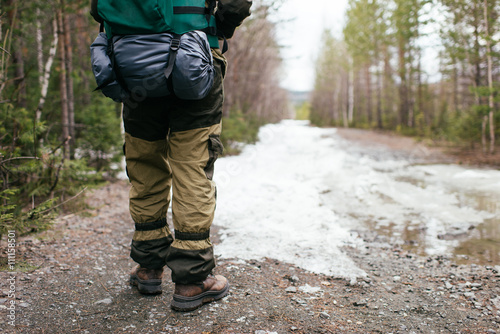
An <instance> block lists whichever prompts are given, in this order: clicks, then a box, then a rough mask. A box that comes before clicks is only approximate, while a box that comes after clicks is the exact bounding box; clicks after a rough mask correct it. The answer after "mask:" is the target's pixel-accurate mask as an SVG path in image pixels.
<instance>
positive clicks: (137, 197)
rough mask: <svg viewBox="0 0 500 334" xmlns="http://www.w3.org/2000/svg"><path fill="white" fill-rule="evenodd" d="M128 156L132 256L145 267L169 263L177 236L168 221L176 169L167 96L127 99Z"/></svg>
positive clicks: (126, 141)
mask: <svg viewBox="0 0 500 334" xmlns="http://www.w3.org/2000/svg"><path fill="white" fill-rule="evenodd" d="M123 121H124V125H125V158H126V162H127V174H128V177H129V180H130V183H131V189H130V194H129V201H130V202H129V208H130V214H131V216H132V219H133V220H134V222H135V232H134V236H133V238H132V246H131V254H130V255H131V257H132V259H133V260H134V261H136V262H137V263H139V264H140V265H141V267H144V268H148V269H159V268H163V266H164V265H165V258H166V254H167V250H168V248H169V246H170V244H171V243H172V241H173V237H172V235H171V232H170V230H169V228H168V225H167V211H168V206H169V204H170V189H171V185H172V170H171V168H170V165H169V163H168V161H167V150H168V145H167V133H168V128H169V125H168V118H167V112H166V110H165V101H164V99H148V100H145V101H133V100H129V101H126V102H125V103H124V108H123Z"/></svg>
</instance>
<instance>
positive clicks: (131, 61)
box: [91, 31, 215, 101]
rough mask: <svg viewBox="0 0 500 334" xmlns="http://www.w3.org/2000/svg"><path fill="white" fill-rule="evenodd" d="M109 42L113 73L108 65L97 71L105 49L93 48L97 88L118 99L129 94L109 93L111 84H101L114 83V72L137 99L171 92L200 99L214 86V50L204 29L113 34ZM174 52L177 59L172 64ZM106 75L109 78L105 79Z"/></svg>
mask: <svg viewBox="0 0 500 334" xmlns="http://www.w3.org/2000/svg"><path fill="white" fill-rule="evenodd" d="M100 35H101V34H100ZM98 38H99V37H98ZM96 41H97V39H96ZM109 41H111V42H112V46H111V47H112V52H107V55H108V59H109V64H112V68H113V71H112V73H111V74H110V73H109V68H108V67H106V69H105V70H101V71H100V72H96V70H95V69H96V68H98V67H99V66H96V62H97V63H98V64H100V63H102V62H103V61H102V60H101V58H103V55H102V48H99V49H98V51H95V49H96V47H94V51H92V55H93V58H92V64H93V66H92V67H93V69H94V75H95V77H96V82H97V84H98V86H99V87H98V89H101V90H102V92H103V94H104V95H106V96H108V97H111V98H112V99H113V100H115V101H117V99H120V98H121V101H123V99H124V98H126V94H123V93H122V92H119V91H118V92H117V93H116V92H115V91H113V92H112V93H116V94H114V95H113V96H109V95H112V94H109V91H106V90H105V89H106V88H107V87H108V86H107V85H105V86H104V87H100V83H102V82H109V85H114V81H113V75H115V77H114V79H115V80H116V81H117V83H120V84H121V86H122V87H123V89H124V90H125V93H127V94H130V95H131V96H133V97H134V99H136V100H137V99H142V98H146V97H161V96H168V95H172V94H174V95H175V96H177V97H178V98H180V99H185V100H200V99H203V98H204V97H205V96H207V94H208V93H209V92H210V90H211V88H212V85H213V82H214V75H215V72H214V66H213V58H212V52H211V50H210V44H209V43H208V39H207V36H206V34H205V33H204V32H202V31H191V32H188V33H185V34H183V35H173V34H171V33H160V34H141V35H122V36H114V37H113V38H112V39H111V40H108V42H109ZM172 41H174V43H172ZM94 44H96V42H94ZM94 44H92V45H93V46H94ZM91 48H92V47H91ZM97 53H99V54H98V55H97ZM173 54H175V55H174V62H173V63H172V64H171V63H170V58H171V57H172V55H173ZM169 65H170V66H169ZM100 67H102V66H100ZM104 76H108V77H107V78H106V79H104V78H103V77H104Z"/></svg>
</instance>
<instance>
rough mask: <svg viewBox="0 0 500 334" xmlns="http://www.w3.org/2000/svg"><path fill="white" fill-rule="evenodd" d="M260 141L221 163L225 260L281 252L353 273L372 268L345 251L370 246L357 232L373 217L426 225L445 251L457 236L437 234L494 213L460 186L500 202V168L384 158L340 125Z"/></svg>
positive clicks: (293, 129)
mask: <svg viewBox="0 0 500 334" xmlns="http://www.w3.org/2000/svg"><path fill="white" fill-rule="evenodd" d="M259 138H260V139H259V141H258V143H257V144H255V145H249V146H246V147H245V148H244V150H243V152H242V153H241V154H240V155H239V156H234V157H225V158H223V159H219V160H218V161H217V165H216V173H215V174H216V176H215V181H216V182H217V187H218V203H217V211H216V220H215V224H217V225H219V226H221V227H222V242H221V244H220V245H218V246H217V247H216V252H217V253H218V254H219V255H221V256H222V257H226V258H241V259H259V258H264V257H268V258H274V259H277V260H281V261H286V262H290V263H294V264H296V265H298V266H300V267H302V268H304V269H307V270H310V271H313V272H317V273H323V274H327V275H332V276H340V277H346V278H351V279H353V278H355V277H359V276H363V275H365V273H364V272H363V271H362V270H361V269H359V268H358V267H357V266H356V265H355V264H354V262H353V261H352V260H351V259H350V258H349V256H348V255H347V254H345V253H344V252H343V251H342V250H341V249H340V248H341V246H343V245H346V244H351V245H353V244H354V245H356V244H359V243H361V241H360V239H359V238H356V236H355V235H353V234H352V233H350V232H349V231H350V230H352V229H359V228H360V227H365V228H366V225H364V224H365V223H366V222H371V224H370V226H373V225H375V226H380V225H382V224H388V225H389V224H390V225H393V226H395V227H396V228H400V229H401V230H404V229H405V228H407V227H408V225H409V224H410V225H413V226H418V227H422V226H423V227H425V229H424V230H425V233H426V238H427V239H428V241H429V242H426V247H427V249H426V251H427V252H428V253H429V254H432V253H443V252H445V251H446V250H447V249H449V248H450V247H453V243H452V242H449V241H445V240H439V238H438V237H437V236H438V235H440V234H443V233H448V232H450V231H457V230H467V229H468V228H469V227H470V226H471V225H477V224H479V223H481V222H483V220H484V219H486V218H488V217H489V216H491V213H486V212H482V211H478V210H476V209H474V208H473V207H470V206H465V205H463V203H461V202H460V200H459V193H460V191H461V190H463V191H472V190H474V191H489V192H491V193H492V196H498V198H499V199H500V187H499V185H500V172H498V171H481V170H467V169H464V168H462V167H459V166H454V165H450V166H448V165H446V166H445V165H431V166H412V165H411V164H410V162H409V161H406V160H404V159H401V158H398V159H394V158H390V155H388V157H387V159H380V157H377V159H376V160H375V159H374V158H372V157H371V156H373V155H370V154H362V152H363V149H360V148H359V147H357V148H356V149H352V150H351V148H353V146H354V144H352V143H346V142H345V141H344V140H342V139H341V138H340V137H338V136H336V135H335V129H319V128H314V127H309V126H308V124H307V123H306V122H300V121H284V122H281V123H279V124H274V125H267V126H265V127H263V128H262V129H261V131H260V133H259ZM365 150H368V149H365ZM360 152H361V153H360ZM410 227H411V226H410Z"/></svg>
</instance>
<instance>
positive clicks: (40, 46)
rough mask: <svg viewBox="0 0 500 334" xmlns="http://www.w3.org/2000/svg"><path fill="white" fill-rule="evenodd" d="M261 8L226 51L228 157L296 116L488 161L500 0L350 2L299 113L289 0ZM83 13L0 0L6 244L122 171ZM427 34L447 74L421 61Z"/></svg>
mask: <svg viewBox="0 0 500 334" xmlns="http://www.w3.org/2000/svg"><path fill="white" fill-rule="evenodd" d="M254 2H255V3H254V6H253V14H252V16H251V17H250V18H249V19H247V20H246V22H245V23H244V25H243V26H241V27H240V28H239V29H238V30H237V32H236V34H235V36H234V37H233V38H232V39H231V40H230V41H229V47H230V49H229V51H228V52H227V53H226V57H227V58H228V61H229V67H228V72H227V75H226V78H225V83H224V85H225V107H224V120H223V123H224V131H223V140H224V144H225V147H226V151H227V152H228V153H229V154H232V153H235V152H236V151H237V148H238V143H241V142H252V141H255V140H256V138H257V133H258V129H259V127H260V126H261V125H263V124H265V123H269V122H276V121H279V120H281V119H283V118H290V117H293V115H294V114H296V117H297V118H307V119H310V120H311V122H312V123H313V124H316V125H320V126H342V127H358V128H376V129H384V130H390V131H396V132H399V133H403V134H407V135H413V136H419V137H421V138H432V139H434V140H444V141H446V142H452V143H455V144H457V145H467V146H469V147H472V148H474V149H477V150H480V151H481V152H484V154H493V153H494V151H495V137H497V136H498V133H499V130H498V124H499V122H500V115H499V113H498V112H497V111H496V109H497V108H498V102H499V101H498V94H497V93H498V88H499V87H498V75H499V73H498V72H499V71H498V60H499V54H498V39H499V22H498V11H499V2H500V1H497V0H470V1H465V0H435V1H427V0H350V1H349V5H348V10H347V12H346V20H345V21H346V24H345V27H344V30H343V35H342V36H341V37H340V38H339V37H335V36H333V34H332V33H331V32H329V31H325V32H324V37H323V46H322V48H321V50H320V52H319V56H318V58H317V59H316V60H311V61H315V62H316V80H315V85H314V89H313V91H312V92H310V94H309V96H310V98H309V99H307V101H301V102H303V103H301V104H300V105H298V106H294V105H293V104H292V103H291V102H290V99H289V96H290V94H289V92H287V91H286V90H285V89H283V88H282V87H281V86H280V80H281V77H282V70H283V67H282V63H283V55H282V52H280V51H281V47H280V45H279V43H278V40H277V38H276V29H277V27H278V26H279V25H280V24H282V23H283V22H277V21H276V20H273V19H272V18H273V17H276V16H275V15H273V13H275V12H276V11H277V10H279V8H280V6H283V5H286V2H284V1H281V0H275V1H254ZM89 11H90V6H89V1H88V0H48V1H43V2H41V1H34V0H25V1H19V0H1V8H0V20H1V22H0V38H1V44H0V176H1V178H0V200H1V201H2V203H1V207H0V237H1V235H2V234H5V233H6V232H7V231H8V230H13V229H15V230H17V231H19V232H20V233H29V232H32V231H38V230H41V229H44V228H47V227H48V226H50V222H51V220H52V218H53V216H54V215H55V214H56V213H57V211H58V210H59V209H61V208H65V209H69V210H72V211H74V212H75V211H84V210H85V208H84V207H81V206H82V205H83V201H78V200H74V199H75V198H78V197H79V195H80V194H81V193H82V192H84V190H85V189H86V188H87V187H91V186H96V185H99V184H101V183H102V182H103V181H104V180H106V179H109V178H112V177H113V176H114V173H117V172H118V171H119V162H120V160H121V159H122V152H121V151H122V145H123V139H122V134H121V133H122V131H121V129H120V126H121V106H120V105H119V104H116V103H114V102H113V101H111V100H109V99H106V98H105V97H104V96H102V94H100V93H99V92H94V91H93V90H94V89H95V87H96V85H95V81H94V78H93V75H92V72H91V67H90V51H89V46H90V44H91V43H92V41H93V39H94V38H95V37H96V35H97V33H98V29H99V27H98V24H97V23H96V22H94V21H93V20H92V18H91V17H90V15H89ZM431 30H432V33H434V34H435V35H438V36H439V56H438V57H437V59H435V60H434V61H436V62H438V63H439V76H435V75H433V76H430V75H429V74H428V73H426V71H425V64H423V54H424V51H425V50H424V47H423V43H422V41H423V39H425V38H426V36H428V35H429V34H430V31H431ZM295 109H296V110H295Z"/></svg>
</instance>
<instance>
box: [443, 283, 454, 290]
mask: <svg viewBox="0 0 500 334" xmlns="http://www.w3.org/2000/svg"><path fill="white" fill-rule="evenodd" d="M445 286H446V289H448V290H451V289H453V284H451V283H450V282H446V283H445Z"/></svg>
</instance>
